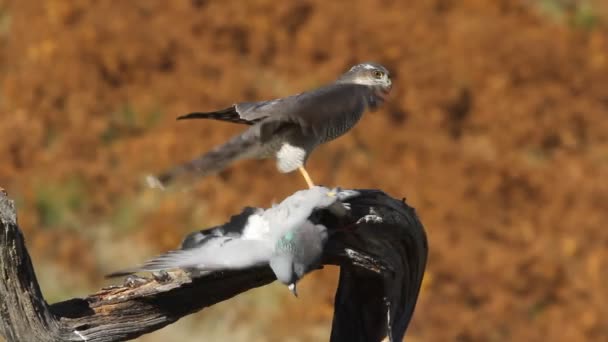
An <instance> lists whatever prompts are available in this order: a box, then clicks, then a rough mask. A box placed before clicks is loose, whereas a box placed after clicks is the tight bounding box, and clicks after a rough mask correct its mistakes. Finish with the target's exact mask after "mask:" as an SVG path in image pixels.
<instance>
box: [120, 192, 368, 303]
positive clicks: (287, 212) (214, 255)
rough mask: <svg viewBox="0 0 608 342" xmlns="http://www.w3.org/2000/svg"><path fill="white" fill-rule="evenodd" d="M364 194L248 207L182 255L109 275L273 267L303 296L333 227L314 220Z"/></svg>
mask: <svg viewBox="0 0 608 342" xmlns="http://www.w3.org/2000/svg"><path fill="white" fill-rule="evenodd" d="M358 194H359V193H358V192H356V191H352V190H341V189H334V190H330V189H328V188H325V187H321V186H314V187H312V188H311V189H307V190H301V191H298V192H296V193H294V194H293V195H291V196H289V197H287V198H286V199H285V200H283V201H282V202H281V203H279V204H277V205H274V206H273V207H272V208H270V209H266V210H264V209H259V208H257V209H256V208H247V209H245V211H244V212H243V213H242V214H241V215H238V216H236V217H233V219H232V220H231V221H230V222H229V223H227V224H226V225H224V226H222V227H218V228H216V229H212V230H209V231H204V230H203V231H200V232H196V233H192V234H190V235H188V236H187V237H186V238H185V239H184V242H183V243H182V246H181V249H179V250H174V251H170V252H168V253H166V254H163V255H160V256H158V257H156V258H154V259H151V260H149V261H147V262H146V263H144V264H143V265H142V266H141V267H136V268H133V269H128V270H124V271H119V272H116V273H113V274H111V275H109V276H111V277H112V276H121V275H127V274H131V273H135V272H140V271H161V270H168V269H174V268H182V269H187V270H190V271H195V272H198V273H199V274H200V272H207V271H219V270H237V269H245V268H250V267H256V266H261V265H269V266H270V268H271V269H272V270H273V272H274V274H275V275H276V277H277V279H278V280H279V281H280V282H282V283H284V284H286V285H288V287H289V289H290V290H291V291H292V292H293V293H294V295H296V296H297V292H296V283H297V282H298V281H299V280H300V279H301V278H302V277H304V275H305V274H306V273H308V272H309V271H311V270H312V269H314V268H316V267H317V266H318V264H319V262H320V260H321V257H322V255H323V248H324V247H325V243H326V242H327V238H328V232H327V228H326V227H325V226H323V225H320V224H314V223H312V222H311V221H310V220H309V217H310V216H311V214H312V213H313V211H315V210H317V209H330V210H332V211H334V212H337V213H342V214H344V213H345V210H347V207H345V205H344V204H343V203H341V201H343V200H345V199H348V198H351V197H355V196H357V195H358Z"/></svg>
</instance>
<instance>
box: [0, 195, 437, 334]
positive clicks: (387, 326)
mask: <svg viewBox="0 0 608 342" xmlns="http://www.w3.org/2000/svg"><path fill="white" fill-rule="evenodd" d="M350 203H351V207H352V210H351V214H352V215H351V217H350V218H349V219H348V220H346V221H345V220H338V219H337V218H336V217H335V216H333V215H332V214H331V213H330V212H329V211H324V212H320V213H317V214H315V215H314V217H313V218H312V219H313V220H317V221H318V222H321V223H323V224H324V225H326V226H327V227H328V228H329V229H330V231H332V233H331V237H330V240H329V243H328V245H327V248H326V253H325V257H324V263H325V264H335V265H339V266H341V274H340V283H339V285H338V291H337V294H336V301H335V303H336V309H335V314H334V322H333V326H332V334H331V341H379V340H381V339H382V338H383V337H384V336H385V335H386V334H387V332H388V334H389V335H390V337H391V338H392V340H394V341H400V340H401V339H402V337H403V335H404V333H405V330H406V328H407V325H408V323H409V321H410V318H411V316H412V314H413V310H414V307H415V304H416V300H417V297H418V291H419V289H420V285H421V282H422V275H423V273H424V267H425V264H426V257H427V245H426V237H425V234H424V229H423V227H422V225H421V224H420V222H419V221H418V219H417V217H416V215H415V213H414V211H413V209H411V208H410V207H408V206H407V205H405V204H404V203H402V202H401V201H398V200H395V199H392V198H390V197H389V196H387V195H386V194H384V193H383V192H380V191H374V190H363V191H362V195H361V196H359V197H357V198H354V199H352V200H351V201H350ZM369 215H372V216H369ZM374 215H375V216H374ZM365 217H367V219H365ZM380 220H381V221H380ZM0 227H1V229H2V231H1V234H0V264H1V266H2V277H1V279H0V320H1V322H0V333H1V334H2V335H3V336H4V337H5V339H6V340H7V341H11V342H12V341H125V340H129V339H133V338H136V337H138V336H140V335H143V334H146V333H149V332H152V331H155V330H158V329H160V328H162V327H164V326H166V325H168V324H171V323H173V322H175V321H177V320H178V319H180V318H181V317H183V316H185V315H188V314H190V313H193V312H196V311H199V310H201V309H203V308H205V307H208V306H211V305H213V304H215V303H218V302H221V301H224V300H226V299H229V298H231V297H233V296H235V295H237V294H239V293H242V292H244V291H247V290H249V289H252V288H256V287H259V286H263V285H266V284H268V283H271V282H272V281H274V280H275V278H274V275H273V273H272V272H271V271H270V269H269V268H268V267H260V268H255V269H248V270H243V271H230V272H215V273H212V274H209V275H207V276H204V277H200V278H195V279H191V278H190V277H189V276H188V275H187V274H186V273H184V272H176V273H171V274H170V275H168V276H167V277H158V278H155V279H148V278H132V279H130V281H127V282H125V284H122V285H118V286H112V287H110V288H106V289H102V290H101V291H99V292H97V293H95V294H92V295H90V296H88V297H86V298H73V299H69V300H66V301H64V302H60V303H56V304H52V305H48V304H47V303H46V302H45V300H44V298H43V297H42V294H41V292H40V288H39V286H38V282H37V280H36V275H35V273H34V269H33V266H32V263H31V260H30V257H29V254H28V252H27V249H26V248H25V244H24V239H23V236H22V234H21V231H20V230H19V227H18V225H17V220H16V213H15V210H14V206H13V202H12V201H11V200H9V199H8V198H7V197H6V196H5V195H4V194H3V193H2V192H0ZM201 336H204V332H201Z"/></svg>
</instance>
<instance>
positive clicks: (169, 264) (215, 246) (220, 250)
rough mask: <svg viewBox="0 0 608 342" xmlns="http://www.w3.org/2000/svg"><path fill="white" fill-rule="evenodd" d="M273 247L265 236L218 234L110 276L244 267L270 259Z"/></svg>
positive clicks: (263, 262)
mask: <svg viewBox="0 0 608 342" xmlns="http://www.w3.org/2000/svg"><path fill="white" fill-rule="evenodd" d="M273 249H274V246H273V245H272V243H269V242H268V241H265V240H244V239H239V238H231V237H215V238H212V239H209V240H207V242H206V243H204V244H202V245H201V246H200V247H197V248H188V249H180V250H174V251H170V252H168V253H165V254H162V255H160V256H158V257H156V258H154V259H151V260H148V261H147V262H145V263H144V264H143V265H142V266H139V267H135V268H131V269H126V270H122V271H118V272H114V273H112V274H110V275H108V276H107V277H119V276H124V275H128V274H132V273H137V272H144V271H147V272H154V271H162V270H170V269H176V268H181V269H196V270H199V271H214V270H235V269H243V268H248V267H253V266H257V265H263V264H266V263H268V261H269V260H270V258H271V256H272V253H273Z"/></svg>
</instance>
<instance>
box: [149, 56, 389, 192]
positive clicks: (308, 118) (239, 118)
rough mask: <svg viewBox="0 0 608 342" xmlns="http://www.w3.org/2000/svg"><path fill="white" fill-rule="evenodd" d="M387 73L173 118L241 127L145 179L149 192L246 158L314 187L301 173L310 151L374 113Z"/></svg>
mask: <svg viewBox="0 0 608 342" xmlns="http://www.w3.org/2000/svg"><path fill="white" fill-rule="evenodd" d="M391 86H392V82H391V79H390V75H389V72H388V70H387V69H386V68H385V67H383V66H382V65H380V64H377V63H371V62H369V63H361V64H357V65H355V66H353V67H352V68H350V70H348V71H347V72H346V73H344V74H342V75H341V76H340V77H339V78H338V79H337V80H335V81H334V82H332V83H330V84H328V85H325V86H323V87H321V88H318V89H314V90H310V91H307V92H303V93H300V94H296V95H292V96H288V97H284V98H279V99H275V100H269V101H261V102H241V103H237V104H235V105H233V106H231V107H228V108H225V109H221V110H218V111H214V112H206V113H202V112H196V113H190V114H187V115H183V116H180V117H178V118H177V119H178V120H186V119H214V120H220V121H229V122H234V123H240V124H246V125H249V126H250V127H249V128H248V129H247V130H245V131H244V132H243V133H241V134H240V135H237V136H235V137H233V138H232V139H230V140H229V141H228V142H226V143H224V144H223V145H220V146H217V147H216V148H214V149H212V150H211V151H209V152H208V153H206V154H204V155H202V156H201V157H199V158H197V159H195V160H192V161H190V162H187V163H185V164H182V165H180V166H177V167H175V168H173V169H170V170H168V171H167V172H165V173H162V174H161V175H159V176H157V177H156V178H154V177H149V178H148V183H149V184H150V185H152V186H160V187H163V186H166V185H168V184H169V183H171V182H172V181H173V180H175V179H176V178H178V177H180V176H186V175H200V176H204V175H208V174H211V173H214V172H219V171H221V170H223V169H224V168H226V167H227V166H228V165H229V164H230V163H232V162H233V161H236V160H239V159H247V158H257V159H263V158H276V161H277V168H278V170H279V171H280V172H281V173H288V172H292V171H294V170H296V169H298V170H300V172H301V173H302V175H303V176H304V179H305V180H306V182H307V184H308V186H309V187H312V186H313V185H314V184H313V182H312V180H311V179H310V176H309V175H308V173H307V172H306V169H305V168H304V164H305V163H306V160H307V159H308V157H309V156H310V154H311V152H312V151H313V150H314V148H315V147H317V146H319V145H320V144H323V143H325V142H328V141H331V140H333V139H336V138H337V137H339V136H341V135H343V134H345V133H346V132H348V131H349V130H350V129H351V128H352V127H353V126H354V125H355V124H356V123H357V122H358V121H359V119H360V118H361V116H362V115H363V113H364V112H365V111H366V110H368V109H369V110H375V109H376V108H378V106H379V105H381V104H382V103H383V102H384V100H385V98H386V96H387V95H388V93H389V92H390V89H391Z"/></svg>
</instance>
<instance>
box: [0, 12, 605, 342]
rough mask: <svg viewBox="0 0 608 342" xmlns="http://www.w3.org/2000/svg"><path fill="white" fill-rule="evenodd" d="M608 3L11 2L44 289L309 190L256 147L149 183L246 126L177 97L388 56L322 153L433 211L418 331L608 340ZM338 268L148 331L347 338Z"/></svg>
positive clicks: (10, 40) (315, 164) (8, 30)
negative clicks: (154, 186) (383, 77)
mask: <svg viewBox="0 0 608 342" xmlns="http://www.w3.org/2000/svg"><path fill="white" fill-rule="evenodd" d="M606 18H608V3H607V2H606V1H605V0H581V1H567V0H561V1H559V0H552V1H549V0H535V1H532V0H504V1H485V0H461V1H448V0H428V1H395V0H360V1H355V2H352V1H324V0H303V1H290V2H275V1H268V0H253V1H247V2H219V1H218V2H216V1H192V0H176V1H171V2H169V1H137V2H128V1H123V2H119V1H97V2H86V1H63V0H53V1H50V0H49V1H44V2H40V1H33V0H19V1H3V0H0V84H1V87H2V88H1V89H0V119H1V120H0V139H1V143H0V186H2V187H3V188H5V189H7V191H8V193H9V194H10V195H11V196H13V197H15V198H17V199H18V203H17V204H18V206H19V222H20V225H21V226H22V228H23V229H24V231H25V234H26V238H27V243H28V247H29V249H30V251H31V252H32V253H33V254H34V261H35V264H36V269H37V270H39V272H40V273H41V274H42V275H43V276H41V277H42V278H43V279H42V284H41V285H42V287H43V290H45V292H49V295H50V296H51V297H50V298H52V299H60V298H64V297H71V296H73V295H81V294H83V292H84V290H80V289H81V288H82V289H91V288H97V287H99V286H102V285H104V284H105V283H104V282H103V280H102V275H103V274H104V273H106V272H110V271H113V270H116V269H118V268H123V267H125V266H129V265H132V264H135V263H139V262H141V261H142V260H143V259H144V258H147V257H150V256H151V255H155V254H157V253H159V252H161V251H166V250H168V249H171V248H175V246H177V245H178V244H179V242H180V240H181V238H182V237H183V236H184V234H186V233H187V232H189V231H193V230H196V229H201V228H204V227H209V226H211V225H214V224H219V223H222V222H225V221H226V220H227V219H228V217H229V216H230V215H233V214H235V213H237V212H239V211H240V210H241V208H242V207H243V206H245V205H251V206H260V207H265V206H269V205H270V204H271V203H272V202H273V201H275V202H276V201H279V200H281V199H282V198H284V197H285V196H286V195H288V194H290V193H293V192H294V191H295V190H297V189H301V188H303V187H304V186H305V184H304V183H303V181H302V179H301V177H300V175H298V174H288V175H283V174H279V173H278V172H277V171H276V167H275V165H274V163H273V162H272V161H266V162H257V161H249V162H239V163H237V164H235V165H234V166H233V167H231V168H229V169H228V170H226V171H225V172H222V173H221V174H219V175H217V176H212V177H208V178H205V179H203V180H201V181H197V182H193V183H192V185H191V186H187V187H185V188H184V189H177V190H168V191H165V192H159V191H152V190H149V189H144V187H143V186H142V180H143V178H144V176H145V175H147V174H150V173H156V172H158V171H160V170H163V169H165V168H166V167H169V166H172V165H175V164H177V163H180V162H183V161H185V160H188V159H190V158H193V157H196V156H198V155H200V154H201V153H202V152H204V151H207V150H209V149H211V148H212V147H213V146H215V145H217V144H218V143H221V142H223V141H225V140H226V139H227V138H228V137H230V136H232V135H233V134H236V133H237V132H239V131H241V130H242V129H243V128H244V127H242V126H239V125H231V124H227V123H219V122H210V121H208V122H205V121H190V122H183V121H178V122H176V121H175V117H176V116H178V115H181V114H184V113H188V112H191V111H199V110H200V111H205V110H213V109H215V108H223V107H225V106H228V105H230V104H232V103H234V102H235V101H240V100H257V99H269V98H273V97H277V96H284V95H289V94H293V93H296V92H299V91H302V90H305V89H307V88H309V87H314V86H318V85H321V84H323V83H325V82H328V81H331V80H332V79H333V78H335V77H336V76H337V75H338V74H340V73H341V72H343V71H345V70H346V69H347V68H348V67H349V66H350V65H352V64H354V63H357V62H360V61H366V60H375V61H378V62H380V63H383V64H384V65H386V66H387V67H388V68H389V69H390V70H391V74H392V77H393V84H394V88H393V90H392V94H391V96H390V97H389V101H388V102H387V104H386V105H385V106H383V107H382V109H381V110H380V111H378V112H375V113H369V114H368V115H365V116H364V117H363V119H362V121H361V122H360V123H359V124H358V125H357V127H356V128H355V129H354V131H353V132H351V133H350V134H348V135H347V136H345V137H343V138H340V139H338V140H337V141H335V142H332V143H330V144H327V145H325V146H323V147H321V148H319V150H318V151H317V152H316V153H315V154H313V156H312V157H311V158H310V160H309V162H308V165H307V168H308V170H309V172H310V173H311V175H312V176H313V178H314V179H315V181H317V182H318V183H320V184H327V185H339V186H342V187H364V188H381V189H383V190H385V191H387V192H388V193H389V194H391V195H393V196H395V197H399V198H400V197H404V196H405V197H407V201H408V203H409V204H411V205H412V206H414V207H416V209H417V212H418V213H419V214H420V216H421V218H422V221H423V222H424V224H425V226H426V227H427V230H428V236H429V245H430V253H431V255H430V259H429V265H428V269H427V270H428V272H427V276H426V278H425V282H424V288H423V292H422V294H421V297H420V302H419V305H418V307H417V311H416V315H415V317H414V320H413V322H412V326H411V329H410V331H409V336H408V337H409V338H410V340H419V341H454V340H459V341H491V340H497V341H502V340H514V341H538V340H545V339H546V340H551V341H584V340H588V341H603V340H607V339H608V331H607V330H606V325H605V324H604V322H605V321H606V320H605V317H608V311H607V310H608V308H607V307H606V306H605V305H603V304H602V303H606V302H608V292H606V291H605V290H604V289H605V287H606V285H605V284H606V283H608V278H607V276H608V274H607V273H606V272H603V271H602V270H605V269H606V268H607V267H608V264H606V262H607V260H608V257H607V254H606V253H607V252H606V248H605V247H606V244H608V231H606V230H605V229H604V226H605V222H606V221H608V207H607V205H608V204H607V203H608V183H607V182H605V179H608V162H607V161H608V133H607V132H608V120H605V117H606V112H607V111H608V104H607V102H606V89H607V86H606V85H607V84H608V38H607V37H608V28H607V27H606V21H607V19H606ZM39 261H40V262H42V263H39ZM47 264H52V266H50V267H47ZM45 274H46V275H45ZM75 275H76V276H75ZM336 275H337V272H336V270H335V269H328V270H324V271H322V272H316V273H315V274H313V275H311V276H310V277H307V278H306V279H305V281H304V284H303V285H302V287H301V289H300V293H301V297H300V298H299V299H297V300H295V299H294V298H291V297H289V296H288V294H287V293H285V292H286V291H284V289H283V288H277V289H276V291H277V292H276V293H275V292H273V291H275V289H274V288H272V287H271V288H268V289H266V288H265V289H261V290H263V291H261V292H255V293H251V294H250V293H247V294H245V295H244V297H240V296H239V297H238V298H236V299H235V300H234V301H228V302H226V303H224V304H222V305H221V306H220V307H218V308H217V309H216V308H213V309H212V310H208V311H207V310H206V311H204V312H203V313H202V314H199V315H197V316H196V319H191V320H188V321H187V322H186V323H183V324H182V323H178V324H177V325H175V326H170V327H168V328H166V329H163V330H162V331H161V332H159V333H158V335H155V334H152V335H150V336H147V337H144V338H142V340H146V341H152V340H159V341H162V340H168V339H169V338H167V336H179V339H180V340H181V338H182V337H183V339H184V340H187V339H190V340H196V339H200V336H201V335H202V332H207V331H211V332H212V333H213V334H212V335H211V336H212V337H211V340H220V339H227V340H248V341H255V340H258V341H285V340H293V341H318V340H325V339H327V336H328V334H329V331H330V322H331V317H332V305H333V292H334V290H335V281H336ZM57 278H60V279H61V281H55V280H56V279H57ZM63 280H65V282H64V281H63ZM70 283H72V284H70ZM74 291H76V292H78V293H74ZM266 291H269V292H266ZM282 293H284V294H282ZM250 296H253V297H254V298H253V299H252V298H251V297H250ZM294 317H296V318H297V319H293V318H294ZM201 321H202V323H201ZM205 322H206V323H205ZM207 323H208V324H207ZM222 324H224V325H222ZM437 327H441V329H437ZM556 327H557V328H556ZM155 336H158V337H155ZM205 336H209V335H207V334H205Z"/></svg>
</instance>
